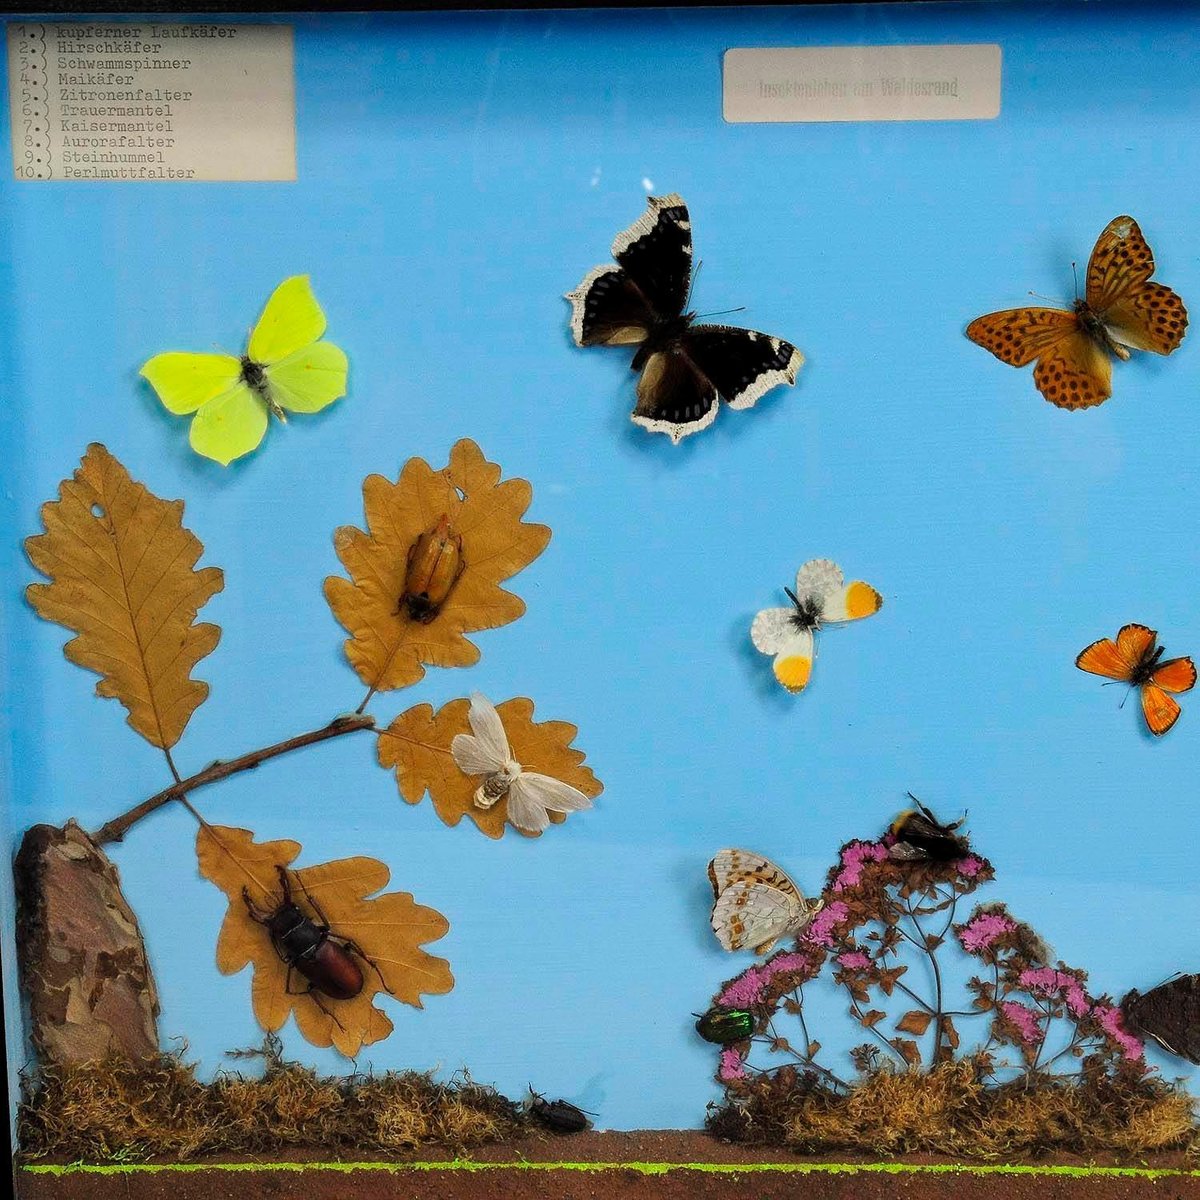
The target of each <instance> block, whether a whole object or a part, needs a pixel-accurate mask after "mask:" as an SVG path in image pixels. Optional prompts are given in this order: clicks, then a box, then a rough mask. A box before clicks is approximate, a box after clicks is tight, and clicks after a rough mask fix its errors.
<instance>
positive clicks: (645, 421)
mask: <svg viewBox="0 0 1200 1200" xmlns="http://www.w3.org/2000/svg"><path fill="white" fill-rule="evenodd" d="M612 254H613V258H614V259H616V262H617V264H618V265H616V266H610V265H603V266H599V267H595V268H593V270H591V271H589V272H588V274H587V275H586V276H584V278H583V280H582V282H581V283H580V284H579V286H578V287H577V288H575V290H574V291H571V292H568V293H567V299H568V300H569V301H570V302H571V333H572V335H573V337H574V339H575V343H576V345H578V346H636V347H637V350H636V351H635V353H634V356H633V362H632V364H631V366H632V368H633V370H635V371H639V372H641V374H640V377H639V379H638V385H637V404H636V406H635V407H634V410H633V412H632V414H631V420H632V421H633V422H634V424H636V425H641V426H642V428H644V429H648V430H650V431H651V432H654V433H665V434H667V436H668V437H670V438H671V440H672V441H673V442H679V441H680V440H681V439H682V438H685V437H687V436H688V435H689V434H693V433H695V432H697V431H698V430H700V429H704V428H706V427H707V426H708V425H711V424H712V422H713V421H714V420H715V419H716V416H717V410H718V409H719V408H720V404H721V401H724V402H725V403H727V404H728V405H729V406H730V407H731V408H750V407H751V406H752V405H754V404H755V402H756V401H757V400H758V398H759V397H760V396H762V395H764V394H765V393H766V392H768V391H770V389H771V388H774V387H777V386H779V385H780V384H793V383H795V382H796V372H797V371H798V370H799V369H800V366H801V364H802V363H803V362H804V356H803V355H802V354H801V353H800V351H799V350H797V349H796V347H795V346H793V345H792V344H791V343H790V342H785V341H784V340H783V339H782V338H777V337H771V336H769V335H768V334H765V333H758V332H756V331H755V330H752V329H738V328H735V327H733V326H729V325H702V324H698V323H697V317H696V314H695V313H694V312H691V311H685V310H687V306H688V299H689V293H690V291H691V280H692V224H691V218H690V216H689V215H688V209H687V205H686V204H685V203H684V202H683V198H682V197H680V196H677V195H674V194H672V195H669V196H651V197H649V199H648V202H647V208H646V212H645V213H643V215H642V216H641V217H640V218H638V220H637V221H635V222H634V223H633V224H632V225H631V226H630V227H629V228H628V229H626V230H623V231H622V232H621V233H619V234H617V236H616V238H615V239H614V241H613V244H612Z"/></svg>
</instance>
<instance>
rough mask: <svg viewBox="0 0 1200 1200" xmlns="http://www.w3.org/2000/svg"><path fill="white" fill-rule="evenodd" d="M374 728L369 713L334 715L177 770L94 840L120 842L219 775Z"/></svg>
mask: <svg viewBox="0 0 1200 1200" xmlns="http://www.w3.org/2000/svg"><path fill="white" fill-rule="evenodd" d="M374 728H375V718H374V717H372V716H370V715H369V714H367V713H354V714H352V715H350V716H341V717H334V719H333V720H332V721H330V722H329V724H328V725H322V726H321V728H320V729H310V730H309V731H308V732H307V733H299V734H297V735H296V736H295V737H290V738H287V739H286V740H284V741H282V742H276V743H275V744H274V745H272V746H264V747H262V749H260V750H251V751H250V752H249V753H248V754H243V755H241V756H240V757H238V758H231V759H228V760H227V761H222V760H220V759H218V760H217V761H216V762H214V763H210V764H209V765H208V766H207V767H205V768H204V770H203V771H199V772H197V773H196V774H195V775H190V776H188V778H187V779H180V778H179V777H178V772H174V774H175V775H176V781H175V782H174V783H173V784H171V786H170V787H168V788H164V789H163V790H162V791H161V792H157V793H155V794H154V795H153V796H150V797H149V798H148V799H146V800H143V801H142V802H141V803H140V804H137V805H135V806H134V807H133V808H131V809H130V810H129V811H128V812H125V813H122V814H121V816H119V817H114V818H113V820H111V821H108V822H106V823H105V824H104V825H102V826H101V827H100V828H99V829H98V830H97V831H96V833H95V835H94V840H95V841H96V844H97V845H100V846H103V845H105V844H106V843H108V842H119V841H120V840H121V839H122V838H123V837H124V836H125V834H126V833H128V832H129V830H130V828H131V827H132V826H134V825H136V824H137V823H138V822H139V821H140V820H141V819H142V818H143V817H146V816H149V814H150V813H152V812H154V811H155V810H156V809H159V808H161V807H162V806H163V805H164V804H169V803H170V802H171V801H172V800H180V799H183V798H184V797H186V796H187V793H188V792H192V791H195V790H196V789H197V788H201V787H204V786H205V785H207V784H210V783H216V782H217V780H219V779H228V778H229V776H230V775H237V774H238V773H239V772H241V771H252V770H253V769H254V768H255V767H257V766H258V765H259V764H260V763H264V762H266V761H267V760H268V759H272V758H278V757H279V756H280V755H282V754H290V753H291V752H292V751H293V750H300V749H302V748H303V747H305V746H315V745H316V744H317V743H318V742H327V741H329V740H330V739H331V738H336V737H341V736H342V735H343V734H347V733H357V732H358V731H359V730H361V729H374ZM168 763H169V764H170V765H171V766H172V769H173V767H174V764H173V763H170V759H169V758H168ZM189 807H190V806H189Z"/></svg>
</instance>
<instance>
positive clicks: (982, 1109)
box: [707, 1060, 1197, 1160]
mask: <svg viewBox="0 0 1200 1200" xmlns="http://www.w3.org/2000/svg"><path fill="white" fill-rule="evenodd" d="M707 1127H708V1130H709V1132H710V1133H712V1134H714V1135H715V1136H717V1137H719V1138H722V1139H723V1140H726V1141H731V1142H738V1143H741V1144H743V1145H758V1146H776V1147H779V1146H782V1147H787V1148H789V1149H792V1150H795V1151H797V1152H798V1153H803V1154H830V1153H839V1154H845V1153H861V1154H872V1155H897V1154H912V1153H924V1154H945V1155H952V1156H954V1157H957V1158H982V1159H1009V1160H1011V1159H1021V1158H1038V1157H1041V1156H1043V1155H1047V1154H1062V1153H1069V1154H1084V1155H1087V1154H1116V1155H1118V1156H1121V1157H1127V1158H1135V1157H1140V1156H1142V1155H1146V1154H1155V1153H1161V1152H1163V1151H1168V1150H1181V1149H1189V1148H1194V1147H1195V1146H1196V1143H1197V1127H1196V1114H1195V1106H1194V1101H1193V1100H1192V1098H1191V1097H1190V1096H1188V1095H1187V1094H1186V1093H1184V1092H1183V1091H1182V1090H1180V1089H1178V1088H1175V1087H1172V1086H1171V1085H1169V1084H1167V1083H1164V1082H1163V1081H1162V1080H1161V1079H1157V1078H1153V1077H1150V1078H1147V1077H1130V1078H1128V1079H1125V1078H1115V1079H1114V1078H1111V1077H1107V1076H1103V1075H1101V1076H1098V1077H1093V1078H1084V1079H1083V1080H1081V1081H1071V1082H1062V1081H1059V1080H1054V1079H1050V1078H1048V1077H1034V1078H1032V1079H1031V1080H1024V1079H1023V1080H1019V1081H1017V1082H1014V1083H1008V1084H1001V1085H996V1084H992V1083H989V1082H988V1081H986V1080H985V1078H984V1077H983V1075H982V1074H981V1072H980V1071H979V1069H978V1067H977V1064H976V1063H974V1062H973V1061H971V1060H966V1061H960V1062H952V1063H945V1064H943V1065H941V1066H938V1067H935V1068H934V1069H933V1070H931V1071H929V1072H893V1071H878V1072H875V1073H873V1074H870V1075H867V1076H865V1077H864V1078H862V1079H861V1080H860V1081H858V1082H857V1083H856V1084H855V1085H854V1086H853V1087H852V1088H851V1089H850V1090H849V1091H848V1092H845V1093H842V1092H838V1091H835V1090H833V1089H830V1088H827V1087H825V1086H824V1085H823V1084H821V1083H820V1082H819V1081H818V1080H817V1079H816V1078H815V1077H814V1076H813V1075H811V1074H801V1073H798V1072H790V1071H783V1072H779V1073H777V1074H776V1075H774V1076H765V1075H764V1076H759V1077H757V1078H755V1079H754V1080H748V1081H746V1082H745V1083H744V1084H743V1085H741V1086H740V1089H739V1093H738V1101H737V1103H726V1104H724V1105H722V1106H720V1107H719V1108H715V1109H714V1110H713V1111H712V1112H711V1113H710V1115H709V1118H708V1121H707Z"/></svg>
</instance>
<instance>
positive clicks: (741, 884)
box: [708, 850, 824, 954]
mask: <svg viewBox="0 0 1200 1200" xmlns="http://www.w3.org/2000/svg"><path fill="white" fill-rule="evenodd" d="M708 880H709V883H711V884H712V890H713V907H712V916H711V924H712V929H713V932H714V933H715V934H716V935H717V941H719V942H720V943H721V945H722V946H723V947H724V948H725V949H726V950H746V949H752V950H753V951H754V952H755V954H765V953H766V952H767V951H768V950H770V949H771V947H772V946H774V945H775V943H776V942H777V941H779V939H780V938H783V937H787V936H788V935H789V934H796V933H800V932H801V931H802V930H803V929H804V928H805V926H807V925H808V923H809V921H811V920H812V919H813V917H814V916H815V915H816V914H817V913H818V912H820V910H821V908H822V907H823V903H824V902H823V901H821V900H806V899H805V897H804V895H803V893H802V892H801V891H800V889H799V888H798V887H797V886H796V885H795V884H794V883H793V882H792V881H791V880H790V879H789V878H788V877H787V875H785V874H784V873H783V871H781V870H780V869H779V868H778V867H777V866H776V865H775V864H774V863H773V862H771V860H770V859H768V858H764V857H763V856H762V855H761V854H754V853H753V852H752V851H749V850H721V851H719V852H718V853H717V854H716V856H715V857H714V858H713V860H712V861H711V862H710V863H709V864H708Z"/></svg>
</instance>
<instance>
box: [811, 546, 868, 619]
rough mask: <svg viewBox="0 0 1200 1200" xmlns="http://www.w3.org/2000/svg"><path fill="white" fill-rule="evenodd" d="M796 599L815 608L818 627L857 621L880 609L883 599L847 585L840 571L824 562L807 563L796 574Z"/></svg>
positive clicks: (864, 588) (855, 585)
mask: <svg viewBox="0 0 1200 1200" xmlns="http://www.w3.org/2000/svg"><path fill="white" fill-rule="evenodd" d="M796 595H797V596H798V597H799V598H800V599H801V600H802V601H803V600H811V601H813V602H814V603H815V604H816V606H817V608H818V611H819V612H820V614H821V623H822V624H827V623H830V622H834V623H837V622H840V621H857V620H860V619H861V618H863V617H869V616H871V615H872V614H874V613H877V612H878V611H879V610H880V608H882V607H883V597H882V596H881V595H880V594H879V593H878V592H877V591H876V590H875V589H874V588H873V587H871V586H870V584H867V583H864V582H863V581H862V580H861V579H855V580H852V581H851V582H850V583H847V582H846V577H845V575H843V573H842V569H841V567H839V566H838V565H837V563H835V562H833V561H832V560H831V559H828V558H813V559H810V560H809V561H808V562H806V563H805V564H804V565H803V566H802V567H801V568H800V570H799V571H797V572H796Z"/></svg>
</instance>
